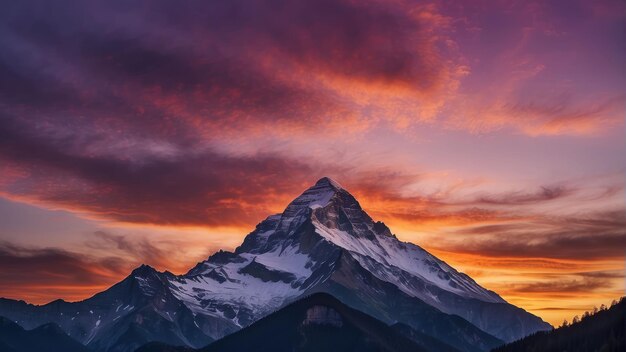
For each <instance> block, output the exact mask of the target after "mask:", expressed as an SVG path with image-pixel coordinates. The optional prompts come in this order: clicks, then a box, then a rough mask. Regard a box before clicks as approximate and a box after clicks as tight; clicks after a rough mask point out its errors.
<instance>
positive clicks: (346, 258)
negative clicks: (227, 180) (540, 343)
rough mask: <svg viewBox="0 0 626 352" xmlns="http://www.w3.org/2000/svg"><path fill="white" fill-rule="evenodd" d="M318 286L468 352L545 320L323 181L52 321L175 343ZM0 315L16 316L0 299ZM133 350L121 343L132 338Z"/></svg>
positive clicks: (94, 334) (206, 335)
mask: <svg viewBox="0 0 626 352" xmlns="http://www.w3.org/2000/svg"><path fill="white" fill-rule="evenodd" d="M320 291H321V292H327V293H331V294H333V295H335V296H336V297H338V298H340V299H341V300H342V301H343V302H344V303H347V304H349V305H353V306H354V307H355V308H359V309H361V310H363V311H364V312H366V313H368V314H370V315H372V316H374V317H376V318H378V319H381V320H383V321H385V322H387V323H395V322H401V323H404V324H407V325H409V326H411V327H413V328H416V329H418V330H420V331H427V330H428V329H432V331H431V334H432V335H433V336H435V337H437V338H446V339H447V338H448V337H446V336H447V335H445V336H444V335H442V331H454V336H457V337H456V338H457V339H459V341H457V342H458V343H457V344H455V347H457V348H459V349H461V350H464V351H466V352H471V351H469V350H466V349H464V348H463V346H469V345H472V346H473V345H476V344H478V345H480V344H484V343H486V342H488V341H489V340H490V339H492V338H493V337H492V336H491V337H490V336H489V335H486V334H485V333H484V332H483V331H480V329H482V330H484V331H486V332H488V333H489V334H492V335H493V336H496V337H498V338H500V339H502V340H507V341H511V340H513V339H517V338H520V337H522V336H524V335H526V334H529V333H532V332H535V331H537V330H540V329H545V328H547V327H549V326H548V325H547V324H545V323H544V322H542V321H541V320H540V319H539V318H537V317H535V316H532V315H531V314H529V313H527V312H525V311H523V310H521V309H519V308H517V307H514V306H512V305H510V304H508V303H507V302H506V301H504V300H503V299H502V298H501V297H500V296H498V295H497V294H496V293H494V292H492V291H489V290H487V289H485V288H483V287H481V286H480V285H479V284H478V283H476V282H475V281H474V280H472V279H471V278H470V277H469V276H467V275H465V274H463V273H460V272H458V271H457V270H455V269H454V268H452V267H451V266H450V265H448V264H446V263H445V262H443V261H442V260H440V259H438V258H436V257H435V256H433V255H431V254H430V253H428V252H427V251H426V250H424V249H422V248H421V247H419V246H417V245H415V244H412V243H408V242H401V241H400V240H398V239H397V238H396V237H395V236H394V235H393V234H392V233H391V230H390V229H389V228H388V227H387V226H386V225H385V224H384V223H382V222H377V221H374V220H373V219H372V218H371V217H370V216H369V215H368V214H367V213H366V212H365V211H364V210H363V209H362V208H361V205H360V204H359V202H358V201H357V200H356V199H355V198H354V197H353V196H352V195H351V194H350V193H349V192H348V191H347V190H346V189H345V188H343V187H341V186H340V185H339V183H337V182H336V181H333V180H332V179H330V178H327V177H324V178H322V179H320V180H319V181H317V182H316V183H315V184H314V185H313V186H311V187H310V188H308V189H307V190H305V191H304V192H303V193H302V194H301V195H300V196H298V197H297V198H296V199H294V200H293V201H292V202H291V203H289V205H287V207H286V208H285V210H284V211H283V212H282V213H280V214H275V215H270V216H268V217H267V218H266V219H265V220H263V221H261V222H260V223H259V224H258V225H257V226H256V228H255V229H254V231H252V232H251V233H250V234H248V235H247V236H246V237H245V239H244V241H243V243H242V244H241V245H240V246H239V247H238V248H237V249H236V250H235V251H234V252H229V251H219V252H216V253H215V254H213V255H211V256H210V257H209V258H208V259H207V260H205V261H203V262H201V263H199V264H198V265H196V266H195V267H194V268H193V269H191V270H190V271H189V272H188V273H187V274H185V275H179V276H176V275H174V274H172V273H169V272H158V271H156V270H155V269H153V268H151V267H149V266H146V265H142V266H141V267H139V268H137V269H135V270H134V271H133V272H132V273H131V275H129V277H127V278H126V279H125V280H123V281H122V282H120V283H118V284H117V285H115V286H113V287H112V288H110V289H109V290H107V291H105V292H102V293H100V294H98V295H96V296H94V297H93V298H91V299H89V300H86V301H84V302H79V303H76V304H69V303H64V304H62V305H63V306H64V307H65V306H67V307H66V308H64V309H66V310H67V311H65V315H63V316H58V317H57V318H55V319H54V320H51V321H55V322H57V323H59V324H60V325H61V327H63V328H64V329H66V331H69V332H70V335H72V336H77V337H78V338H79V340H80V341H82V342H84V343H86V344H88V345H90V346H93V347H94V348H95V350H98V351H99V352H100V351H108V350H107V349H108V348H109V347H110V346H113V345H115V344H123V341H124V339H123V338H122V337H119V336H122V335H120V334H126V333H127V332H124V331H127V330H128V331H133V329H134V326H135V325H134V324H136V323H137V322H142V321H147V322H149V323H150V324H153V326H154V328H153V329H154V331H153V332H151V333H154V336H157V335H158V336H160V335H162V334H168V333H165V332H164V330H162V329H166V330H167V331H170V332H171V334H170V335H171V336H170V335H168V336H169V337H168V341H173V343H176V344H186V345H189V346H196V347H197V346H201V345H202V344H206V343H207V341H208V340H210V339H216V338H220V337H222V336H224V335H225V334H228V333H230V332H233V331H235V330H237V329H239V328H241V327H244V326H247V325H249V324H251V323H253V322H254V321H256V320H257V319H259V318H261V317H263V316H264V315H266V314H268V313H270V312H272V311H274V310H276V309H279V308H280V307H282V306H284V305H285V304H287V303H289V302H292V301H294V300H296V299H298V298H299V297H304V296H307V295H309V294H311V293H314V292H320ZM0 303H2V302H1V301H0ZM11 309H13V308H11ZM30 309H31V308H28V307H26V308H20V312H22V313H19V314H17V313H15V314H13V313H11V314H13V315H12V317H13V319H14V320H18V319H22V320H24V321H32V323H33V324H35V323H40V322H41V321H42V320H41V319H39V318H37V319H35V318H33V316H34V315H33V314H31V313H30ZM32 309H33V310H34V309H36V308H32ZM46 309H53V307H47V308H46ZM55 309H56V308H55ZM3 311H4V312H5V313H6V312H11V310H9V309H4V310H3V309H2V305H1V304H0V313H2V312H3ZM70 313H71V314H70ZM46 314H48V313H46ZM46 314H44V315H42V317H44V318H45V317H46V316H51V315H46ZM451 314H454V315H458V316H460V317H462V318H464V319H465V320H463V319H460V318H458V317H456V318H451ZM457 318H458V319H457ZM470 323H471V324H470ZM422 324H426V325H422ZM433 324H435V325H433ZM472 324H474V325H475V326H474V325H472ZM151 326H152V325H151ZM129 329H130V330H129ZM151 329H152V328H151ZM84 331H88V333H87V334H86V333H84ZM481 334H482V335H481ZM123 336H125V335H123ZM480 336H482V337H480ZM118 337H119V340H118ZM207 339H208V340H207ZM493 339H495V338H493ZM492 342H493V341H492ZM107 346H109V347H107ZM485 346H486V345H485ZM126 347H127V349H120V351H122V350H123V351H132V350H134V348H135V347H136V346H131V345H128V346H126ZM111 348H112V347H111ZM116 348H117V347H116ZM485 349H486V348H485ZM116 351H117V349H116Z"/></svg>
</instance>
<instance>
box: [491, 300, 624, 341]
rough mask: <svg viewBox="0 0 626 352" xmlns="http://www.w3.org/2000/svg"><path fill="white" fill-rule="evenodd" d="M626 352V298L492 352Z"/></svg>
mask: <svg viewBox="0 0 626 352" xmlns="http://www.w3.org/2000/svg"><path fill="white" fill-rule="evenodd" d="M526 351H533V352H560V351H568V352H588V351H597V352H621V351H626V299H624V298H622V299H621V300H620V302H619V303H618V304H616V305H614V306H612V307H611V308H609V309H607V310H600V311H599V312H597V313H595V314H593V315H589V316H585V317H583V318H582V320H581V321H579V322H577V323H573V324H571V325H569V326H563V327H560V328H558V329H555V330H552V331H542V332H537V333H535V334H533V335H530V336H528V337H525V338H523V339H521V340H519V341H515V342H513V343H510V344H507V345H504V346H501V347H499V348H496V349H494V350H493V352H526Z"/></svg>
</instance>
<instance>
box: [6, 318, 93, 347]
mask: <svg viewBox="0 0 626 352" xmlns="http://www.w3.org/2000/svg"><path fill="white" fill-rule="evenodd" d="M0 351H2V352H59V351H63V352H88V351H89V349H87V347H85V346H83V345H82V344H81V343H79V342H78V341H76V340H74V339H72V338H71V337H69V336H67V334H66V333H65V332H63V330H61V328H60V327H59V326H58V325H56V324H45V325H42V326H39V327H37V328H35V329H33V330H25V329H24V328H22V327H21V326H19V325H18V324H16V323H14V322H12V321H10V320H8V319H6V318H4V317H0Z"/></svg>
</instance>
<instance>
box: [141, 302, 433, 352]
mask: <svg viewBox="0 0 626 352" xmlns="http://www.w3.org/2000/svg"><path fill="white" fill-rule="evenodd" d="M269 336H271V338H268V337H269ZM163 351H167V347H163V346H159V345H149V346H145V347H143V348H140V349H139V350H138V352H163ZM181 351H184V349H181ZM197 351H202V352H230V351H233V352H235V351H258V352H264V351H267V352H270V351H272V352H273V351H294V352H295V351H302V352H304V351H339V352H340V351H379V352H401V351H407V352H408V351H412V352H420V351H422V352H424V351H426V350H424V349H422V348H421V347H420V346H418V345H417V344H415V343H414V342H413V341H411V340H410V339H408V338H406V337H403V336H402V335H400V334H398V333H396V332H395V331H394V330H393V329H391V328H390V327H389V326H387V325H385V324H384V323H382V322H381V321H378V320H376V319H374V318H372V317H370V316H368V315H366V314H364V313H362V312H359V311H358V310H355V309H352V308H349V307H348V306H346V305H345V304H343V303H341V302H340V301H339V300H337V299H335V298H334V297H332V296H330V295H328V294H324V293H317V294H314V295H311V296H309V297H306V298H303V299H301V300H298V301H297V302H295V303H292V304H289V305H288V306H286V307H284V308H282V309H281V310H279V311H278V312H275V313H273V314H270V315H269V316H267V317H265V318H262V319H260V320H259V321H257V322H256V323H254V324H252V325H250V326H249V327H247V328H244V329H242V330H240V331H238V332H236V333H234V334H232V335H229V336H227V337H225V338H223V339H221V340H218V341H216V342H214V343H212V344H210V345H209V346H207V347H205V348H202V349H200V350H197Z"/></svg>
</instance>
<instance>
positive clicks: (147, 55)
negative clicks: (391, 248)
mask: <svg viewBox="0 0 626 352" xmlns="http://www.w3.org/2000/svg"><path fill="white" fill-rule="evenodd" d="M5 7H6V9H5V10H4V11H3V12H2V13H1V14H0V19H1V20H0V45H1V46H2V48H3V50H2V51H1V52H0V77H2V79H0V196H1V197H2V198H1V199H0V210H1V211H0V266H1V267H2V268H3V270H2V272H1V273H0V284H1V286H0V296H7V297H11V298H20V299H25V300H27V301H30V302H34V303H44V302H47V301H50V300H53V299H56V298H64V299H70V300H77V299H81V298H85V297H87V296H90V295H92V294H94V293H96V292H98V291H100V290H102V289H105V288H106V287H108V286H110V285H111V284H113V283H115V282H116V281H118V280H119V279H121V278H123V277H124V276H125V275H127V274H128V272H129V270H131V269H132V268H133V267H134V266H137V265H138V264H140V263H144V262H145V263H148V264H151V265H154V266H156V267H157V268H159V269H161V270H171V271H173V272H177V273H180V272H184V271H186V270H187V269H188V268H191V267H192V266H193V265H194V264H195V263H196V262H197V261H200V260H203V259H205V258H206V257H207V256H208V255H209V254H210V253H211V252H213V251H215V250H217V249H218V248H227V249H232V248H234V247H235V246H237V245H238V244H239V243H240V242H241V240H242V239H243V237H244V236H245V234H246V233H248V232H249V231H251V230H252V229H253V228H254V225H255V224H256V223H258V222H259V221H260V220H262V219H264V218H265V217H266V216H268V215H270V214H273V213H277V212H281V211H282V210H283V209H284V207H285V206H286V205H287V203H288V202H289V201H290V200H292V199H293V198H294V197H296V196H298V195H299V193H300V192H302V191H303V190H304V189H306V188H307V187H308V186H310V185H311V184H313V183H314V182H315V181H316V180H317V179H318V178H319V177H321V176H326V175H328V176H331V177H333V178H335V179H337V180H338V181H339V182H341V184H342V185H344V186H345V187H346V188H347V189H348V190H349V191H350V192H351V193H353V194H354V195H355V197H356V198H357V199H358V200H359V201H360V202H361V204H362V206H363V207H364V209H365V210H366V211H367V212H368V213H369V214H370V215H371V216H372V217H373V218H375V219H377V220H382V221H384V222H385V223H387V224H388V225H389V226H390V227H391V229H392V230H393V231H394V232H395V233H396V234H397V235H398V237H399V238H401V239H402V240H405V241H412V242H415V243H417V244H419V245H420V246H423V247H424V248H426V249H427V250H431V251H433V253H435V254H437V255H439V256H440V257H441V258H442V259H444V260H446V261H448V262H450V263H451V264H452V265H454V266H455V267H457V268H459V269H460V270H463V271H466V272H467V273H469V274H470V275H471V276H472V277H474V278H475V279H476V280H477V281H478V282H479V283H480V284H482V285H484V286H485V287H487V288H489V289H492V290H495V291H496V292H498V293H500V294H501V295H502V296H503V297H504V298H505V299H507V300H509V301H511V302H512V303H514V304H517V305H519V306H521V307H523V308H525V309H527V310H531V311H532V312H533V313H535V314H537V315H540V316H541V317H543V318H544V319H546V320H548V321H550V322H551V323H553V324H558V323H560V322H561V321H562V320H563V318H568V319H571V317H572V316H573V315H574V314H580V312H581V311H584V310H586V309H591V308H592V307H593V306H594V305H598V306H599V305H600V304H602V303H608V302H610V300H611V299H613V298H617V297H619V296H621V295H624V285H625V282H624V255H625V252H624V248H626V230H625V229H626V215H625V210H626V206H625V204H624V171H625V170H624V158H623V155H624V154H623V150H624V147H625V145H624V108H625V105H626V90H625V82H624V79H625V77H626V75H625V72H624V66H623V63H624V62H625V61H626V57H625V54H624V50H625V48H624V42H625V41H624V38H623V24H624V19H625V11H626V9H625V7H624V3H623V2H621V1H618V0H615V1H611V0H605V1H594V2H589V1H547V2H546V1H463V2H457V1H435V2H421V1H343V0H342V1H301V2H293V1H261V0H249V1H228V2H223V3H218V2H212V1H203V2H185V3H175V2H169V1H150V2H147V1H137V2H132V3H128V2H126V1H103V2H89V4H87V3H85V2H72V1H62V2H54V3H51V2H47V1H20V2H15V3H12V4H9V5H5ZM23 272H29V273H30V274H29V275H28V276H27V277H25V276H24V275H22V274H21V273H23ZM583 293H584V294H583Z"/></svg>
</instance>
